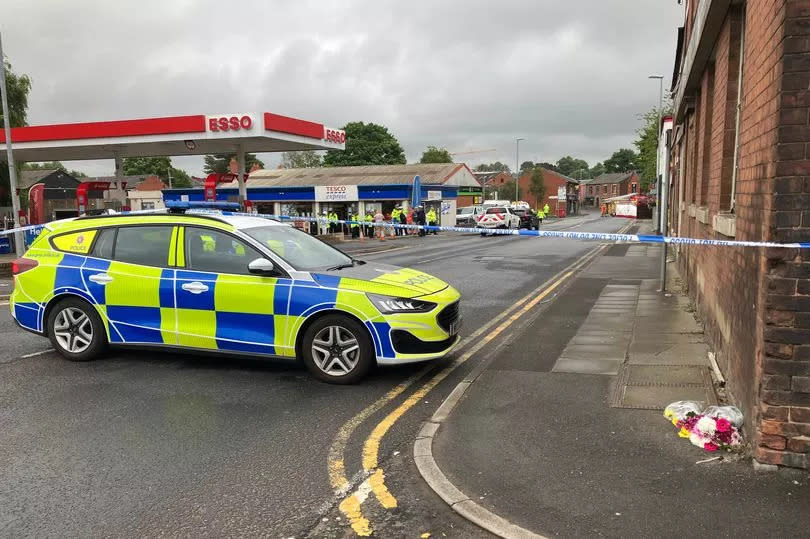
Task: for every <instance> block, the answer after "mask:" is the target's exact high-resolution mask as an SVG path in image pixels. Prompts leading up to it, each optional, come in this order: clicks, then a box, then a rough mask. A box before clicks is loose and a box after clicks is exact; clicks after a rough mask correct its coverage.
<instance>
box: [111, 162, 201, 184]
mask: <svg viewBox="0 0 810 539" xmlns="http://www.w3.org/2000/svg"><path fill="white" fill-rule="evenodd" d="M123 169H124V174H126V175H127V176H157V177H158V178H160V179H161V181H163V183H165V184H167V185H168V184H169V171H170V170H171V175H172V181H171V184H172V187H191V186H192V183H191V178H190V177H189V175H188V173H187V172H186V171H185V170H181V169H179V168H174V167H173V166H172V160H171V159H170V158H169V157H126V158H124V163H123Z"/></svg>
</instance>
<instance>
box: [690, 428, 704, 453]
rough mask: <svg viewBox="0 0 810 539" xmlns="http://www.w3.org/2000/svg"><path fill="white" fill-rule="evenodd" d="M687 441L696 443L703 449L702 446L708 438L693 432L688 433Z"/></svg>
mask: <svg viewBox="0 0 810 539" xmlns="http://www.w3.org/2000/svg"><path fill="white" fill-rule="evenodd" d="M689 441H690V442H692V445H696V446H698V447H699V448H701V449H703V446H704V445H706V443H707V442H708V441H709V439H708V438H704V437H703V436H701V435H699V434H696V433H694V432H693V433H692V434H690V435H689Z"/></svg>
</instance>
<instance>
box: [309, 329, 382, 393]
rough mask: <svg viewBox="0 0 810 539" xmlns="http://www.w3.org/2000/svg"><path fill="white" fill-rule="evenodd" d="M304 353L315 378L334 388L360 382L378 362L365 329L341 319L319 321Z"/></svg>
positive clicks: (310, 331) (310, 335)
mask: <svg viewBox="0 0 810 539" xmlns="http://www.w3.org/2000/svg"><path fill="white" fill-rule="evenodd" d="M301 351H302V354H303V359H304V364H305V365H306V366H307V368H308V369H309V371H310V372H311V373H312V374H313V376H315V377H316V378H318V379H319V380H322V381H324V382H329V383H334V384H351V383H354V382H357V381H359V380H360V379H361V378H363V377H364V376H365V375H366V374H367V373H368V371H369V369H370V367H371V365H372V362H373V361H374V359H373V358H374V348H373V347H372V345H371V341H370V339H369V337H368V333H367V332H366V329H365V327H363V326H362V325H361V324H359V323H358V322H356V321H354V320H352V319H351V318H349V317H347V316H341V315H328V316H325V317H323V318H321V319H319V320H317V321H315V323H314V324H312V325H311V326H310V327H309V328H308V329H307V332H306V333H305V335H304V340H303V346H302V349H301Z"/></svg>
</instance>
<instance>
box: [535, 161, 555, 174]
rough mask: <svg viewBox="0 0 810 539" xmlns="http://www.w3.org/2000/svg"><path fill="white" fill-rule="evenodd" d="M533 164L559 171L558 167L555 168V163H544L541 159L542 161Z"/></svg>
mask: <svg viewBox="0 0 810 539" xmlns="http://www.w3.org/2000/svg"><path fill="white" fill-rule="evenodd" d="M535 166H538V167H541V168H544V169H546V170H553V171H554V172H559V171H560V169H559V168H557V165H555V164H553V163H546V162H545V161H543V162H542V163H535Z"/></svg>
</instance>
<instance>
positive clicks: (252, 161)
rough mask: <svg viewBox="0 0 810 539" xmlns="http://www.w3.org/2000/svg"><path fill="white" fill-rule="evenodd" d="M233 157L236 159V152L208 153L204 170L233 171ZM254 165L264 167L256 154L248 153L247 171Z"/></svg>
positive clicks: (212, 171)
mask: <svg viewBox="0 0 810 539" xmlns="http://www.w3.org/2000/svg"><path fill="white" fill-rule="evenodd" d="M231 159H236V154H235V153H217V154H214V155H206V156H205V165H204V166H203V170H204V171H205V173H206V174H214V173H219V174H225V173H227V172H230V171H231ZM253 165H258V166H259V168H264V163H263V162H262V161H261V160H260V159H259V158H258V157H256V154H254V153H246V154H245V172H247V171H249V170H250V169H252V168H253Z"/></svg>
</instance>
